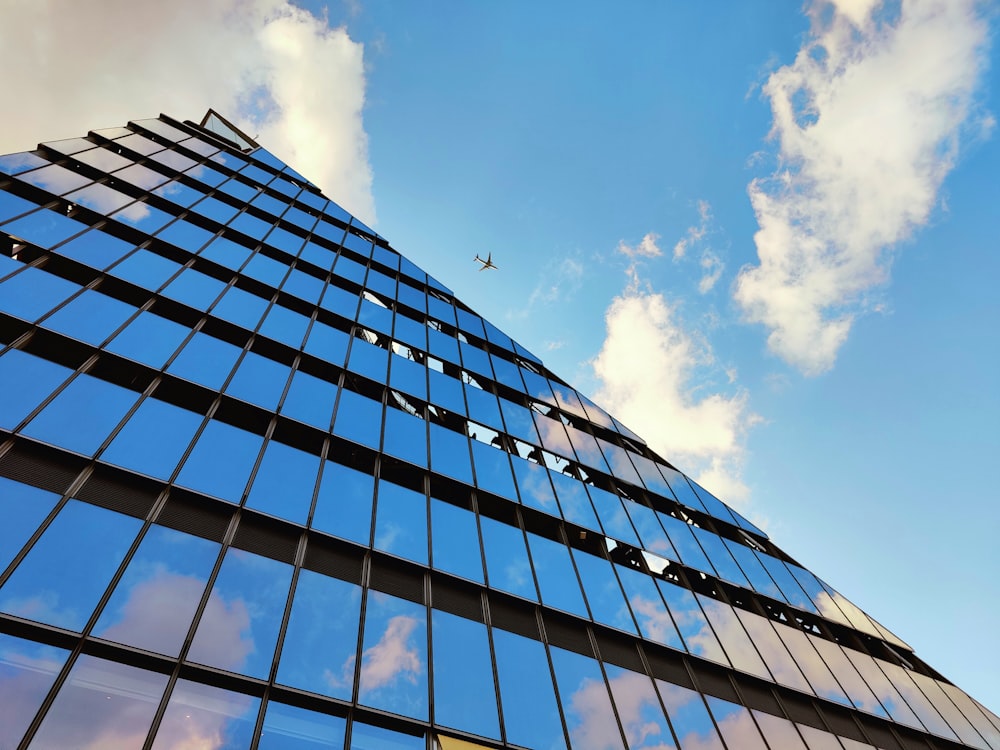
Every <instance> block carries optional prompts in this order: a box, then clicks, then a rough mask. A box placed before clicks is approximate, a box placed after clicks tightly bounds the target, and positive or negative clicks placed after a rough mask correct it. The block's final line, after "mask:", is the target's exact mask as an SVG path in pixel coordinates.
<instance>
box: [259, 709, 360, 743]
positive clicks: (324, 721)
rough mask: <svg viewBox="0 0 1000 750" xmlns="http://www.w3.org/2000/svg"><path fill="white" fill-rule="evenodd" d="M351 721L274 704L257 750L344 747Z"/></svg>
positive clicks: (266, 717) (268, 713) (265, 718)
mask: <svg viewBox="0 0 1000 750" xmlns="http://www.w3.org/2000/svg"><path fill="white" fill-rule="evenodd" d="M346 730H347V720H346V719H344V718H343V717H341V716H331V715H330V714H321V713H317V712H316V711H307V710H306V709H304V708H296V707H295V706H287V705H285V704H284V703H275V702H274V701H270V702H268V704H267V713H266V714H264V726H263V727H262V728H261V732H260V742H259V743H258V744H257V750H320V749H321V748H337V749H338V750H339V748H342V747H343V746H344V735H345V734H346Z"/></svg>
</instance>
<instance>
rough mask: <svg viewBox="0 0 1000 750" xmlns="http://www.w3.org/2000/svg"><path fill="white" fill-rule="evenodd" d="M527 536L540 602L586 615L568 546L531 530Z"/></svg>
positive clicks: (585, 607)
mask: <svg viewBox="0 0 1000 750" xmlns="http://www.w3.org/2000/svg"><path fill="white" fill-rule="evenodd" d="M527 536H528V548H529V549H530V550H531V557H532V562H533V564H534V567H535V576H536V578H537V579H538V588H539V589H540V590H541V594H542V602H543V603H544V604H546V605H547V606H549V607H555V608H556V609H562V610H565V611H567V612H572V613H573V614H577V615H579V616H580V617H588V618H589V616H590V615H589V614H588V612H587V605H586V604H585V603H584V600H583V594H582V592H581V591H580V585H579V583H578V582H577V578H576V571H575V570H574V569H573V561H572V559H571V558H570V554H569V548H568V547H567V546H566V545H565V544H562V543H561V542H554V541H552V540H551V539H547V538H546V537H543V536H538V535H537V534H532V533H531V532H528V535H527Z"/></svg>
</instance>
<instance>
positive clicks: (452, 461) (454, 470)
mask: <svg viewBox="0 0 1000 750" xmlns="http://www.w3.org/2000/svg"><path fill="white" fill-rule="evenodd" d="M430 438H431V468H432V470H433V471H435V472H437V473H441V474H446V475H448V476H450V477H454V478H455V479H458V480H459V481H461V482H463V483H465V484H472V460H471V458H470V457H469V439H468V438H467V437H466V436H465V435H464V434H462V433H460V432H454V431H452V430H449V429H447V428H446V427H441V426H440V425H437V424H434V423H433V422H431V423H430Z"/></svg>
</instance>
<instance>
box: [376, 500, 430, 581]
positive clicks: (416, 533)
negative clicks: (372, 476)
mask: <svg viewBox="0 0 1000 750" xmlns="http://www.w3.org/2000/svg"><path fill="white" fill-rule="evenodd" d="M375 548H376V549H380V550H383V551H385V552H389V553H391V554H393V555H398V556H400V557H405V558H407V559H409V560H414V561H416V562H418V563H421V564H422V565H426V564H427V498H426V496H425V495H424V494H423V493H422V492H414V491H413V490H410V489H407V488H406V487H401V486H400V485H398V484H393V483H392V482H387V481H385V480H380V481H379V483H378V500H377V505H376V508H375Z"/></svg>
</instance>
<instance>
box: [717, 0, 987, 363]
mask: <svg viewBox="0 0 1000 750" xmlns="http://www.w3.org/2000/svg"><path fill="white" fill-rule="evenodd" d="M981 8H982V4H981V3H977V2H975V0H913V1H912V2H906V3H902V5H901V6H897V5H896V4H894V3H880V2H875V1H867V2H866V1H865V0H836V1H835V2H832V3H831V2H825V1H823V0H814V2H812V4H811V5H810V6H809V9H808V10H809V13H810V15H811V17H812V23H813V28H812V31H811V33H810V35H809V36H808V38H807V39H806V41H805V43H804V44H803V46H802V48H801V49H800V50H799V52H798V55H797V56H796V58H795V62H794V63H792V64H791V65H787V66H785V67H782V68H780V69H778V70H776V71H775V72H773V73H772V74H771V75H770V77H769V78H768V80H767V83H766V84H764V86H763V93H764V95H765V96H766V97H767V98H768V99H769V100H770V104H771V110H772V115H773V127H772V133H771V135H772V138H773V139H774V140H775V141H776V142H777V144H778V151H779V160H780V163H779V166H778V168H777V169H776V170H775V172H774V173H773V174H771V175H770V176H769V177H768V178H766V179H757V180H754V181H753V182H751V183H750V186H749V194H750V200H751V203H752V205H753V209H754V212H755V214H756V217H757V222H758V225H759V230H758V232H757V234H756V235H755V238H754V239H755V242H756V245H757V254H758V258H759V264H758V265H756V266H748V267H745V268H744V269H742V271H741V272H740V275H739V278H738V280H737V285H736V289H735V298H736V300H737V302H738V303H739V304H740V305H741V306H742V308H743V310H744V312H745V314H746V317H747V319H748V320H750V321H752V322H757V323H763V324H764V325H765V326H766V327H767V328H768V329H770V334H769V337H768V346H769V348H770V350H771V351H772V352H774V353H775V354H777V355H778V356H780V357H782V358H783V359H785V360H786V361H787V362H789V363H790V364H792V365H794V366H795V367H797V368H799V369H800V370H801V371H803V372H804V373H806V374H817V373H821V372H823V371H825V370H828V369H829V368H830V367H831V366H832V365H833V363H834V361H835V359H836V356H837V352H838V350H839V349H840V347H841V346H842V345H843V344H844V342H845V341H846V339H847V336H848V333H849V332H850V329H851V326H852V324H853V322H854V320H855V318H856V317H857V316H858V315H859V314H861V313H862V312H864V311H866V310H868V309H870V308H871V307H872V306H873V305H872V303H871V302H870V301H869V299H868V297H869V296H870V295H871V293H872V292H873V291H874V290H876V289H877V288H879V287H880V286H882V285H884V284H885V283H886V282H887V281H888V279H889V269H890V265H891V255H890V253H889V249H890V248H892V247H893V246H894V245H896V244H897V243H899V242H900V241H902V240H905V239H906V238H908V237H910V236H911V235H912V234H913V232H914V231H915V230H916V229H918V228H919V227H921V226H923V225H925V224H926V223H927V222H928V220H929V218H930V215H931V211H932V209H933V208H934V206H935V204H936V202H937V200H938V197H937V196H938V190H939V188H940V186H941V183H942V181H943V180H944V178H945V176H946V175H947V174H948V172H949V171H950V170H951V169H952V167H953V166H954V164H955V161H956V158H957V155H958V151H959V146H960V144H961V143H962V141H963V139H965V138H967V137H983V134H984V132H988V131H989V129H990V128H991V127H992V125H991V123H992V122H993V119H992V117H990V116H989V115H986V114H984V113H981V112H979V111H978V110H977V107H976V103H975V93H976V90H977V87H978V85H979V83H980V80H981V76H982V72H983V70H984V69H985V67H986V64H987V54H986V47H987V44H988V29H987V24H986V21H985V19H984V18H983V17H982V15H981V13H980V10H981Z"/></svg>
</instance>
